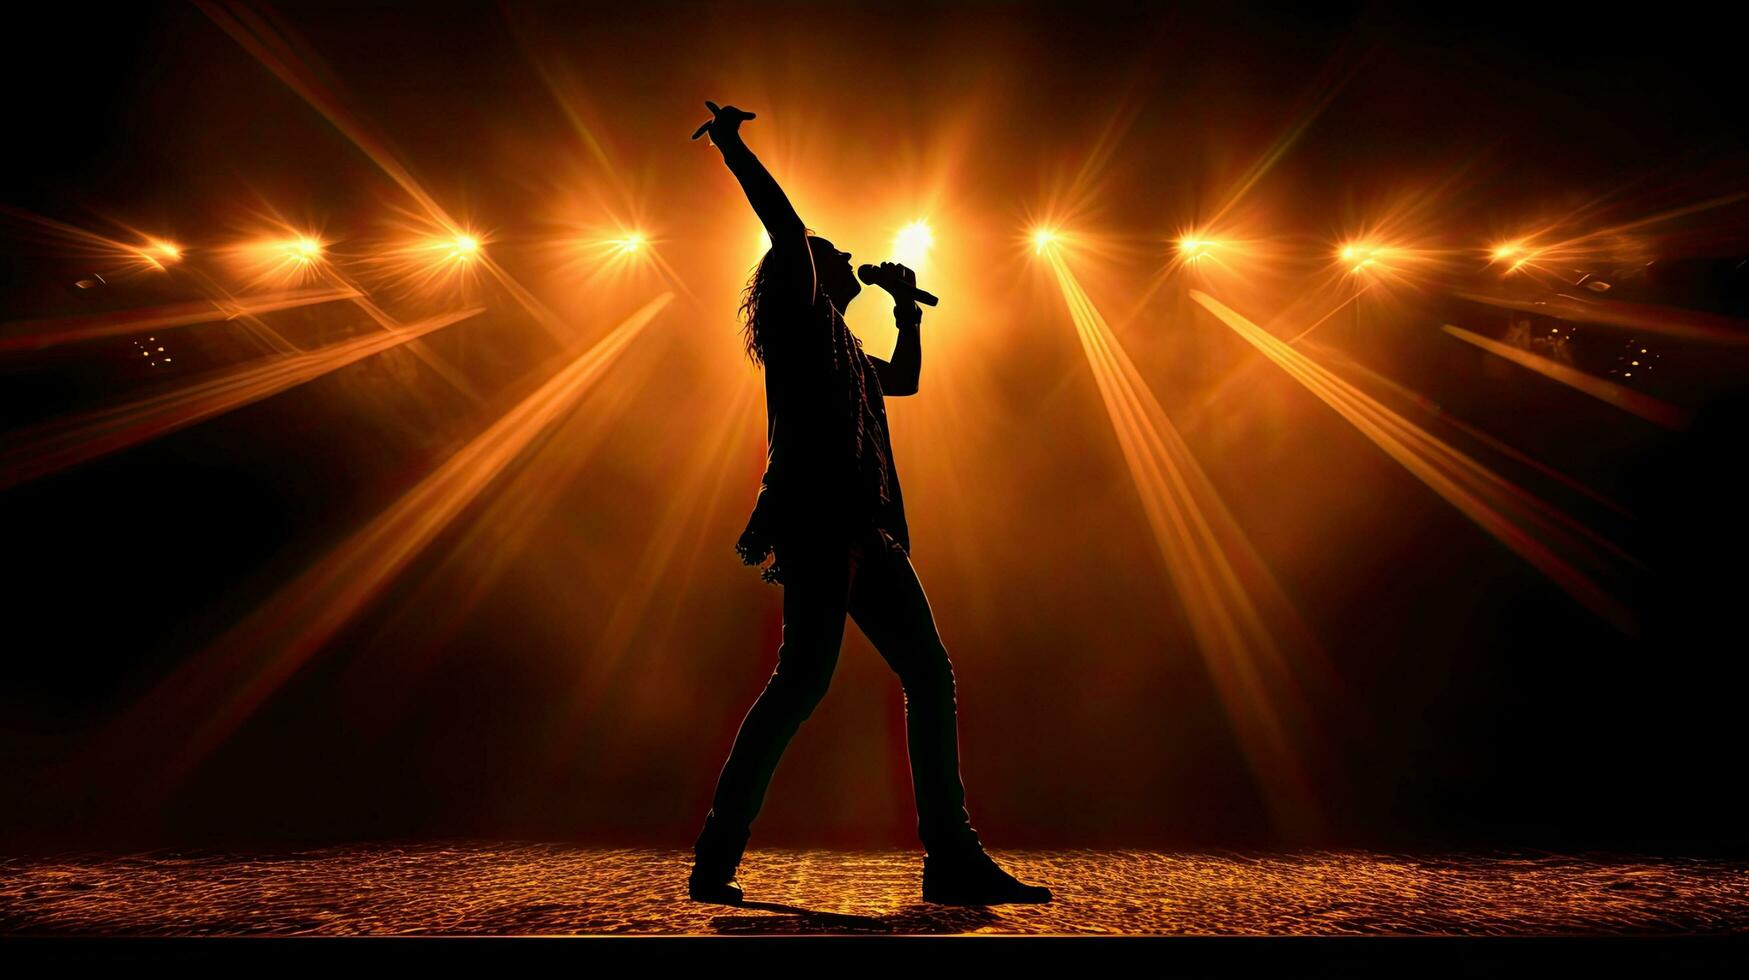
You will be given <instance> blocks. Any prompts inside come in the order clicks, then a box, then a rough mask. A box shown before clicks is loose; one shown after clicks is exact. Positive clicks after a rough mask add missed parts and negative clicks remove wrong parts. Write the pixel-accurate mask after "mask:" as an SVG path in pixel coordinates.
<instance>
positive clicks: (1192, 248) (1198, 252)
mask: <svg viewBox="0 0 1749 980" xmlns="http://www.w3.org/2000/svg"><path fill="white" fill-rule="evenodd" d="M1218 244H1220V243H1219V242H1212V241H1209V240H1208V239H1206V238H1195V237H1191V238H1181V239H1179V240H1178V254H1179V255H1180V256H1183V258H1184V260H1185V261H1187V262H1194V261H1196V260H1197V259H1200V258H1203V257H1205V256H1207V255H1208V254H1209V252H1210V251H1211V250H1212V249H1213V248H1214V247H1215V246H1216V245H1218Z"/></svg>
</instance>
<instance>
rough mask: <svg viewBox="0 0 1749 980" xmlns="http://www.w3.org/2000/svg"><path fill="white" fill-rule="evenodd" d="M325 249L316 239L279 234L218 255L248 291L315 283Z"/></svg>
mask: <svg viewBox="0 0 1749 980" xmlns="http://www.w3.org/2000/svg"><path fill="white" fill-rule="evenodd" d="M327 247H328V245H327V243H326V242H324V241H323V240H322V239H321V237H320V236H318V235H314V234H310V233H306V232H294V233H293V234H291V235H289V236H288V235H286V234H285V233H284V232H283V231H279V232H278V233H273V234H265V235H261V236H260V237H257V238H253V239H251V240H248V241H245V242H243V243H242V244H239V245H233V246H231V247H229V248H225V249H221V250H220V255H221V256H222V257H223V258H224V259H225V260H226V262H227V264H228V265H229V266H230V267H231V270H232V272H233V273H235V274H236V275H237V276H239V277H241V278H242V279H244V281H245V282H246V283H247V284H248V285H249V286H250V287H252V288H258V289H266V288H285V287H288V286H295V285H299V284H302V283H305V282H309V281H312V280H314V279H316V278H317V277H318V268H317V267H318V266H320V265H321V264H322V262H323V258H324V255H325V253H326V250H327Z"/></svg>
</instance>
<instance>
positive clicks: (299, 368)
mask: <svg viewBox="0 0 1749 980" xmlns="http://www.w3.org/2000/svg"><path fill="white" fill-rule="evenodd" d="M480 312H481V310H480V308H478V307H476V308H474V309H471V310H461V311H458V312H455V313H445V314H443V315H440V316H435V317H431V318H430V319H427V320H421V321H419V322H418V323H414V324H410V325H408V326H407V327H405V328H403V329H401V330H399V331H395V332H392V333H379V334H371V335H369V336H366V337H360V338H357V339H354V340H347V341H342V342H340V343H337V344H331V345H329V346H327V347H325V348H322V349H320V350H315V351H311V352H309V353H307V354H289V355H283V356H279V357H270V358H266V359H265V360H264V362H262V363H255V362H252V363H249V364H244V365H241V366H239V367H235V368H230V369H227V370H224V371H220V372H218V373H217V374H216V375H215V376H213V377H210V378H208V379H206V380H204V381H199V382H197V383H195V384H194V385H192V386H190V387H185V388H179V389H177V390H175V391H169V392H164V393H162V394H156V395H150V396H147V397H144V398H139V399H135V400H133V401H129V402H124V403H122V404H120V405H115V406H111V407H108V408H101V409H97V410H95V411H91V412H86V413H84V414H81V415H76V416H73V417H71V418H67V419H58V420H55V421H52V422H47V423H43V424H42V425H38V426H34V427H31V428H29V429H25V430H23V431H22V432H21V433H20V434H19V435H18V436H17V438H16V439H14V440H11V444H10V445H8V446H6V447H5V448H4V449H0V489H5V488H7V487H12V486H16V485H18V484H21V483H25V482H28V481H30V480H34V479H37V478H38V477H42V476H46V475H48V474H50V473H55V472H58V471H60V470H63V469H66V468H67V467H70V466H75V465H77V464H79V463H84V462H87V461H89V460H93V459H97V458H98V457H101V456H107V455H109V454H110V453H114V452H118V451H120V450H123V449H127V448H129V447H132V446H137V445H139V444H140V443H143V442H147V441H150V440H152V439H156V438H158V437H159V436H163V435H167V434H169V433H171V432H175V431H176V430H178V429H182V428H186V427H188V426H190V425H194V424H195V423H197V422H202V421H205V420H206V419H210V418H213V417H215V416H218V415H223V414H225V413H226V412H230V411H234V410H236V409H238V408H242V407H243V406H244V405H249V404H253V403H255V402H258V401H261V400H262V399H264V398H269V397H271V396H273V395H277V394H279V393H280V392H282V391H285V390H286V389H288V388H294V387H296V386H298V385H301V384H304V383H305V382H308V381H314V380H315V379H317V378H319V377H322V376H323V375H325V374H330V373H332V372H334V371H338V370H339V369H341V368H343V367H345V366H347V365H348V364H353V363H355V362H358V361H361V360H364V359H365V358H367V357H371V356H373V355H376V354H380V353H382V352H383V351H385V350H389V349H390V348H393V347H398V346H400V345H401V344H404V343H407V342H408V341H410V340H414V339H417V338H419V337H422V336H424V335H425V334H428V333H430V332H432V331H433V330H438V329H441V328H443V327H447V326H449V325H450V324H452V323H457V322H460V321H462V320H466V319H468V318H469V317H472V316H475V315H476V314H478V313H480Z"/></svg>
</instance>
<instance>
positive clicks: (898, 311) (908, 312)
mask: <svg viewBox="0 0 1749 980" xmlns="http://www.w3.org/2000/svg"><path fill="white" fill-rule="evenodd" d="M893 320H894V322H896V323H897V324H898V325H899V326H901V327H915V326H918V325H919V324H921V323H922V322H923V307H921V306H918V305H917V304H916V303H900V304H898V305H896V306H894V307H893Z"/></svg>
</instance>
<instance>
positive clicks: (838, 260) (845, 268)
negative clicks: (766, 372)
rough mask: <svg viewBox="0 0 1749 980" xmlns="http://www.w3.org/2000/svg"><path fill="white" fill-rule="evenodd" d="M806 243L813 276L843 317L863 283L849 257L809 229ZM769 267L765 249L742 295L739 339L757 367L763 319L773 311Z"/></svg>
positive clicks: (762, 350) (761, 355) (761, 360)
mask: <svg viewBox="0 0 1749 980" xmlns="http://www.w3.org/2000/svg"><path fill="white" fill-rule="evenodd" d="M807 242H808V250H809V251H810V252H812V253H813V256H814V275H815V276H816V277H817V278H818V279H819V282H820V291H821V292H823V293H825V294H826V298H828V299H830V300H831V301H832V305H833V306H836V307H837V308H838V311H839V312H840V313H842V312H843V311H844V310H845V309H847V308H848V307H849V306H850V301H851V300H853V299H855V298H856V297H857V294H858V293H861V292H862V283H861V282H859V281H857V278H856V272H855V270H854V268H853V267H852V266H851V264H850V253H849V252H844V251H840V250H839V249H838V246H836V245H833V244H832V242H831V241H830V240H829V239H826V238H822V237H820V236H819V235H816V234H814V230H813V229H812V228H810V229H808V232H807ZM772 264H773V262H772V258H771V249H769V248H768V249H766V250H765V255H764V256H763V257H762V258H760V260H759V265H757V266H755V267H754V269H753V275H752V276H751V277H749V278H748V280H747V286H746V288H745V289H743V290H742V291H741V310H740V313H741V323H742V331H741V335H742V338H743V340H744V341H745V342H746V346H747V356H748V357H750V358H752V359H753V361H754V362H755V363H758V364H763V363H765V317H766V316H767V315H770V314H771V313H772V311H773V310H774V308H775V307H774V305H773V304H770V303H767V302H766V297H767V294H768V293H770V292H772V291H773V287H774V285H775V283H774V280H775V279H776V278H777V277H775V276H771V275H767V273H768V272H769V271H770V270H771V267H772Z"/></svg>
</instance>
